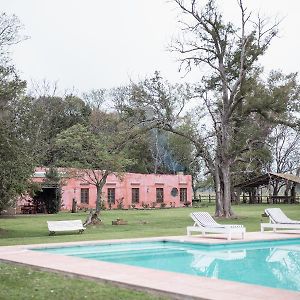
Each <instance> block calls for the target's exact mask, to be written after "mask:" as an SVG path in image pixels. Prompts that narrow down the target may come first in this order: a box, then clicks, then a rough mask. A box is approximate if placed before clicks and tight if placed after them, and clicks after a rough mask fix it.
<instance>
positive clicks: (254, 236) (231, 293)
mask: <svg viewBox="0 0 300 300" xmlns="http://www.w3.org/2000/svg"><path fill="white" fill-rule="evenodd" d="M289 238H300V231H295V230H293V231H287V230H286V231H284V232H283V231H281V232H280V233H274V232H264V233H261V232H247V233H246V236H245V240H244V241H262V240H278V239H289ZM50 239H51V237H49V240H50ZM161 240H164V241H186V242H193V243H198V242H199V243H206V244H207V243H209V244H218V243H222V244H223V243H234V242H240V241H241V240H240V239H237V238H236V237H235V236H233V240H232V241H227V240H226V237H225V236H224V235H222V234H210V235H207V236H205V237H202V236H201V235H194V236H169V237H156V238H142V239H122V240H98V241H84V242H69V243H47V244H34V245H18V246H2V247H0V261H3V262H12V263H17V264H21V265H28V266H31V267H34V268H36V269H40V270H47V271H52V272H58V273H62V274H66V275H71V276H77V277H80V278H88V279H92V280H96V281H102V282H110V283H113V284H115V285H117V286H121V287H126V288H131V289H136V290H142V291H149V292H152V293H155V294H160V295H164V296H167V297H169V298H171V299H211V300H257V299H261V300H266V299H272V300H294V299H295V300H296V299H297V300H299V299H300V292H293V291H288V290H282V289H274V288H268V287H263V286H258V285H251V284H245V283H238V282H233V281H226V280H220V279H211V278H206V277H200V276H193V275H186V274H179V273H173V272H167V271H160V270H152V269H146V268H142V267H135V266H127V265H121V264H115V263H108V262H101V261H93V260H87V259H83V258H78V257H71V256H64V255H59V254H52V253H46V252H38V251H32V250H30V249H32V248H43V247H55V246H72V245H92V244H99V243H104V244H105V243H115V242H133V241H161Z"/></svg>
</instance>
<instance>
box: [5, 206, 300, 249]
mask: <svg viewBox="0 0 300 300" xmlns="http://www.w3.org/2000/svg"><path fill="white" fill-rule="evenodd" d="M266 207H269V206H267V205H238V206H234V207H233V209H234V211H235V213H236V215H237V216H238V218H237V219H236V220H231V219H229V220H225V219H220V220H218V222H220V223H224V224H226V223H227V224H228V223H238V224H243V225H244V226H246V228H247V231H259V230H260V222H261V220H262V219H263V218H262V217H261V214H262V213H263V211H264V209H265V208H266ZM280 207H281V208H282V209H283V211H284V212H285V213H286V214H287V215H288V216H289V217H290V218H294V219H300V205H283V204H281V205H280ZM197 210H201V211H208V212H209V213H211V214H213V213H214V206H213V205H210V206H205V207H200V208H174V209H156V210H106V211H103V212H102V213H101V219H102V220H103V225H97V226H91V227H88V228H87V229H86V230H85V232H84V233H83V234H80V235H79V234H77V233H60V234H56V235H54V236H49V235H48V229H47V225H46V221H47V220H71V219H81V220H83V221H84V220H85V218H86V216H87V213H85V212H80V213H75V214H72V213H69V212H68V213H67V212H61V213H59V214H54V215H21V216H16V217H10V218H8V217H2V218H0V246H5V245H16V244H38V243H52V242H70V241H83V240H84V241H88V240H104V239H122V238H139V237H152V236H168V235H185V234H186V231H185V229H186V226H188V225H192V220H191V218H190V217H189V213H191V212H192V211H197ZM117 218H123V219H124V220H126V221H128V225H119V226H113V225H111V224H112V221H113V220H115V219H117ZM264 219H265V220H264V221H267V218H264Z"/></svg>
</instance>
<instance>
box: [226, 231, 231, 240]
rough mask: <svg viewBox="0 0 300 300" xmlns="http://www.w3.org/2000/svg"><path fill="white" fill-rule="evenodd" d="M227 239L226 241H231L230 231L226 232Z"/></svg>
mask: <svg viewBox="0 0 300 300" xmlns="http://www.w3.org/2000/svg"><path fill="white" fill-rule="evenodd" d="M227 240H228V241H231V232H229V233H228V237H227Z"/></svg>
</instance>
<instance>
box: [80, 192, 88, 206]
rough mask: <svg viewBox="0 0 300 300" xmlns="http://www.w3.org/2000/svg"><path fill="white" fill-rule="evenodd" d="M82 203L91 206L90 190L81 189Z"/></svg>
mask: <svg viewBox="0 0 300 300" xmlns="http://www.w3.org/2000/svg"><path fill="white" fill-rule="evenodd" d="M80 202H81V203H86V204H89V189H87V188H84V189H80Z"/></svg>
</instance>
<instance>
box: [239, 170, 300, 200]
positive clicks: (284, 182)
mask: <svg viewBox="0 0 300 300" xmlns="http://www.w3.org/2000/svg"><path fill="white" fill-rule="evenodd" d="M297 184H300V177H298V176H296V175H293V174H286V173H272V172H269V173H266V174H264V175H261V176H257V177H255V178H252V179H250V180H247V181H244V182H241V183H239V184H237V185H235V186H234V188H235V191H236V194H237V196H238V198H239V195H240V194H241V192H246V193H249V202H250V203H260V202H262V198H263V197H266V198H267V202H268V203H277V202H284V203H295V202H296V186H297ZM283 187H285V189H284V192H282V188H283ZM262 188H265V195H262V193H259V189H260V190H262Z"/></svg>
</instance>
